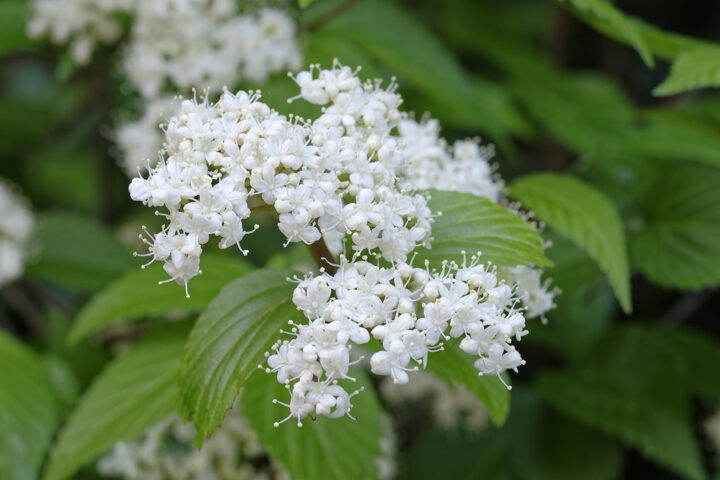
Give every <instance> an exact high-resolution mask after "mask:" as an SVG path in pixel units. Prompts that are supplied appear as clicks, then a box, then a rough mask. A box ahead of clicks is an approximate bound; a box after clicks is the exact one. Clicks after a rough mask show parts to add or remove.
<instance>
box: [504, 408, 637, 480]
mask: <svg viewBox="0 0 720 480" xmlns="http://www.w3.org/2000/svg"><path fill="white" fill-rule="evenodd" d="M542 407H543V408H537V409H536V411H533V410H530V411H526V412H523V413H524V414H525V415H522V416H520V415H519V421H527V419H528V417H529V416H530V415H532V417H531V418H532V420H530V422H531V423H534V424H535V425H533V426H532V427H531V428H530V429H529V430H530V431H529V432H528V434H527V437H526V438H523V443H524V445H521V446H516V448H515V458H513V460H514V461H511V463H512V464H513V465H514V467H515V468H516V469H517V471H518V474H519V476H520V478H522V479H523V480H575V479H579V478H582V479H583V480H614V479H617V478H619V477H620V473H621V471H622V470H621V468H622V459H623V452H622V448H621V446H620V445H619V444H618V442H616V441H613V440H612V439H611V438H608V437H607V436H605V435H601V434H599V433H598V432H597V431H596V430H593V429H590V428H586V427H584V426H583V425H580V424H578V423H575V422H573V421H571V420H570V419H569V418H568V417H566V416H564V415H560V414H558V413H556V412H553V411H552V410H550V409H549V408H548V407H547V406H545V405H542ZM533 420H535V421H533ZM514 440H516V439H514V438H511V439H510V444H511V445H514V443H513V442H514Z"/></svg>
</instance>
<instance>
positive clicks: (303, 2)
mask: <svg viewBox="0 0 720 480" xmlns="http://www.w3.org/2000/svg"><path fill="white" fill-rule="evenodd" d="M313 3H315V0H298V5H300V8H307V7H309V6H310V5H312V4H313Z"/></svg>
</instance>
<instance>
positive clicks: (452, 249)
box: [416, 190, 550, 267]
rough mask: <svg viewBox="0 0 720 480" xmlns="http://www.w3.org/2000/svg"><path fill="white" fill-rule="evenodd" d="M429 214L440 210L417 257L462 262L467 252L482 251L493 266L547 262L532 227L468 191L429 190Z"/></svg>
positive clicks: (485, 260)
mask: <svg viewBox="0 0 720 480" xmlns="http://www.w3.org/2000/svg"><path fill="white" fill-rule="evenodd" d="M429 193H430V195H431V199H430V201H429V202H428V204H429V206H430V209H431V210H432V211H433V213H436V214H437V213H438V212H442V215H440V216H439V217H436V218H435V223H433V227H432V240H431V242H430V244H431V247H432V248H430V249H425V248H420V249H417V250H416V251H417V252H418V256H417V260H419V261H420V262H422V261H423V260H425V259H427V260H429V261H430V264H431V265H432V266H436V267H439V266H440V265H441V264H442V262H443V260H448V261H451V260H455V261H457V262H462V253H461V252H462V250H465V251H466V252H467V255H473V254H475V253H476V252H478V251H479V252H482V259H483V262H493V263H494V264H496V265H508V266H515V265H526V264H535V265H549V264H550V261H549V260H548V259H547V258H546V257H545V255H544V254H543V251H542V245H543V242H542V238H541V237H540V234H539V233H538V232H537V230H536V229H535V227H533V226H532V225H531V224H530V223H528V222H526V221H524V220H522V219H521V218H520V217H518V216H517V215H514V214H512V213H510V212H509V211H508V210H507V209H506V208H504V207H501V206H499V205H496V204H494V203H493V202H491V201H490V200H488V199H487V198H483V197H478V196H476V195H472V194H470V193H458V192H446V191H442V190H429Z"/></svg>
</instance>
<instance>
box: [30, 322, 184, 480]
mask: <svg viewBox="0 0 720 480" xmlns="http://www.w3.org/2000/svg"><path fill="white" fill-rule="evenodd" d="M186 338H187V325H174V326H172V327H165V328H163V330H162V331H159V332H157V334H156V335H152V336H150V337H148V338H146V339H144V340H142V341H140V342H139V343H137V344H136V345H134V346H133V347H132V348H131V349H130V350H129V351H127V352H126V353H124V354H123V355H121V356H120V357H118V358H117V359H115V360H114V361H113V362H111V363H110V364H108V366H107V368H106V369H105V370H104V371H103V372H102V373H101V374H100V376H98V377H97V378H96V379H95V381H94V382H93V383H92V385H91V386H90V388H89V389H88V391H87V392H86V393H85V395H84V396H83V398H82V399H81V401H80V404H79V405H78V407H77V408H76V409H75V411H74V412H73V413H72V415H71V416H70V418H69V419H68V421H67V424H66V425H65V427H64V428H63V430H62V431H61V433H60V436H59V438H58V440H57V444H56V445H55V448H53V450H52V452H51V455H50V461H49V463H48V466H47V469H46V471H45V477H44V478H45V480H61V479H65V478H69V477H71V476H72V475H73V474H74V473H75V472H76V471H77V470H78V469H79V468H80V467H81V466H83V465H84V464H85V463H87V462H89V461H91V460H93V459H94V458H95V457H96V456H98V455H99V454H102V453H104V452H105V451H107V450H108V449H109V448H110V447H112V446H113V445H114V444H115V443H116V442H119V441H130V440H133V439H135V438H137V437H138V436H140V435H142V433H143V432H145V431H146V430H147V429H148V428H150V427H151V426H153V425H155V424H156V423H157V422H159V421H161V420H163V419H164V418H166V417H167V416H169V415H170V414H172V413H173V412H175V411H177V407H178V388H177V384H176V381H177V373H178V369H179V368H180V359H181V356H182V351H183V346H184V344H185V340H186Z"/></svg>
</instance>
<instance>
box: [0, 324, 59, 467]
mask: <svg viewBox="0 0 720 480" xmlns="http://www.w3.org/2000/svg"><path fill="white" fill-rule="evenodd" d="M58 408H59V405H58V401H57V398H56V396H55V393H54V390H53V384H52V383H51V381H50V379H49V378H48V376H47V372H46V370H45V365H44V364H43V363H42V362H41V360H40V358H38V357H37V356H36V355H35V354H34V353H33V352H32V351H30V350H29V349H28V348H27V347H25V346H24V345H22V344H21V343H19V342H18V341H16V340H15V339H13V338H12V337H10V336H9V335H8V334H6V333H4V332H3V331H2V330H0V432H2V433H0V478H3V479H5V478H7V479H13V480H33V479H35V478H37V477H38V469H39V467H40V463H41V462H42V460H43V456H44V455H45V450H46V449H47V448H48V446H49V444H50V438H51V437H52V434H53V432H54V431H55V428H56V427H57V424H58V420H59V415H58Z"/></svg>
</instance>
